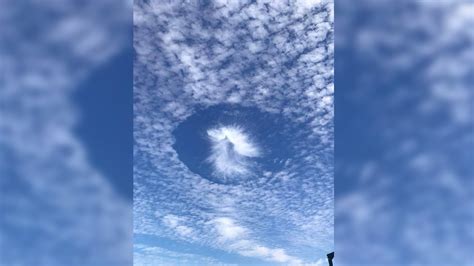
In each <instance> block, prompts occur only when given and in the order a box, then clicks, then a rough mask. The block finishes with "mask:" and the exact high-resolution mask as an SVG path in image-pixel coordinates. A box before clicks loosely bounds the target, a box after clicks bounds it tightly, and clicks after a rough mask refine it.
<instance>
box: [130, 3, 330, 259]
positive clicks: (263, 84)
mask: <svg viewBox="0 0 474 266" xmlns="http://www.w3.org/2000/svg"><path fill="white" fill-rule="evenodd" d="M134 19H135V21H134V23H135V29H134V47H135V51H136V56H135V61H134V69H135V71H134V83H135V85H134V86H135V88H134V97H135V104H134V116H135V118H134V137H135V152H134V154H135V155H134V156H135V158H134V159H135V169H134V221H135V223H134V232H135V236H136V239H137V240H136V242H135V244H136V245H145V246H147V247H149V248H163V249H168V250H171V249H173V247H175V246H179V247H181V248H179V250H176V249H174V250H173V251H174V252H183V254H184V253H189V252H188V251H189V250H192V251H193V252H194V253H195V254H199V255H200V256H204V257H209V258H210V259H212V260H218V261H220V262H221V263H238V264H239V263H240V264H259V265H265V264H269V265H272V264H278V263H281V264H310V263H314V262H316V261H318V260H320V259H322V260H323V261H324V260H325V254H326V253H327V252H328V251H332V250H333V225H334V223H333V173H332V171H333V162H332V158H333V135H334V134H333V116H334V111H333V100H332V99H333V93H334V86H333V74H334V72H333V50H334V49H333V10H332V2H330V1H316V2H301V1H290V2H288V3H287V2H283V1H256V2H238V1H229V2H218V1H214V2H212V1H211V2H199V3H197V2H191V3H189V2H179V1H173V2H163V1H137V2H135V5H134ZM211 108H214V109H212V110H213V111H212V112H209V111H205V110H210V109H211ZM245 108H256V109H255V110H254V109H252V110H253V111H248V110H250V109H245ZM203 112H207V113H206V115H209V116H213V115H216V116H219V115H225V114H227V113H229V114H230V115H228V116H229V117H232V114H233V113H234V112H236V113H242V112H243V113H245V112H252V115H250V113H249V114H248V115H244V116H243V117H245V119H242V120H238V121H230V122H229V123H219V120H216V124H210V125H208V126H206V127H205V128H202V129H201V128H200V130H201V131H199V132H198V131H196V132H194V131H185V132H184V133H182V134H183V136H184V137H186V138H191V137H194V136H196V138H195V139H196V143H193V144H192V145H191V146H190V145H189V143H187V145H183V146H180V147H181V148H182V149H184V150H181V151H177V150H176V149H175V148H176V147H177V146H176V145H177V144H179V141H180V139H179V138H183V136H179V137H178V136H177V135H176V130H177V129H179V126H180V125H182V124H183V123H185V122H187V121H188V119H194V118H195V117H196V116H197V117H199V116H200V115H202V114H203ZM257 113H259V114H257ZM260 113H261V114H260ZM257 116H259V117H263V118H262V120H261V121H260V120H259V121H258V122H256V121H254V120H255V119H257ZM201 119H202V118H201ZM272 119H276V120H275V122H274V123H273V124H272V123H270V122H269V121H273V120H272ZM200 123H201V122H200ZM202 123H204V122H202ZM191 124H192V123H191ZM269 125H270V126H269ZM266 126H269V128H266ZM190 128H199V126H196V125H194V127H190ZM281 136H285V137H286V138H285V139H284V141H283V139H281ZM270 140H272V141H273V142H269V141H270ZM201 144H202V146H199V145H201ZM193 149H194V150H193ZM199 151H203V152H202V154H201V153H199ZM206 152H207V153H206ZM199 156H201V157H199ZM197 157H199V158H200V160H199V158H198V159H196V158H197ZM186 160H188V161H186ZM190 160H195V161H196V163H195V165H194V168H193V167H191V166H190V165H189V161H190ZM209 162H211V163H210V164H209ZM207 168H210V169H211V171H210V172H214V174H215V175H222V174H224V175H226V174H227V175H229V176H232V177H235V176H236V175H234V174H235V173H244V172H246V173H247V174H248V177H247V178H234V179H233V182H231V184H230V183H227V182H214V181H215V180H214V181H213V180H212V179H210V178H207V176H206V175H207V172H206V170H202V169H207ZM195 169H198V170H199V169H201V170H200V171H195ZM169 215H173V216H169ZM158 217H159V218H158ZM163 217H168V218H166V219H165V220H163ZM169 217H181V218H180V219H178V220H176V224H175V223H174V222H172V221H174V220H173V219H171V220H169ZM180 225H182V226H187V227H189V228H190V229H191V230H192V232H193V235H194V236H195V237H188V236H186V235H184V234H182V233H180V232H178V231H177V230H176V228H177V227H178V226H180ZM184 250H188V251H186V252H185V251H184ZM221 253H222V254H221ZM219 254H221V255H219ZM135 256H137V257H140V258H146V257H147V256H148V255H147V253H146V252H143V249H138V248H135ZM150 256H151V255H150ZM320 261H321V260H320ZM179 262H180V258H179V257H176V258H174V263H178V264H179ZM209 264H211V263H209Z"/></svg>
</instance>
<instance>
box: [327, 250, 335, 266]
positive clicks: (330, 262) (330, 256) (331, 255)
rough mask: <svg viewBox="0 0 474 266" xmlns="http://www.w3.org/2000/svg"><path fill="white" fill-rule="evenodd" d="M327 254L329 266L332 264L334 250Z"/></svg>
mask: <svg viewBox="0 0 474 266" xmlns="http://www.w3.org/2000/svg"><path fill="white" fill-rule="evenodd" d="M327 256H328V262H329V266H333V265H332V259H334V252H331V253H329V254H328V255H327Z"/></svg>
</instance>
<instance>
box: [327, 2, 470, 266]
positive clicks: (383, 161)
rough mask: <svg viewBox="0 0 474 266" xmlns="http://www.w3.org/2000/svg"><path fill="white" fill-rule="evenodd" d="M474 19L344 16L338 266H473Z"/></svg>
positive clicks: (395, 9) (416, 9) (462, 14)
mask: <svg viewBox="0 0 474 266" xmlns="http://www.w3.org/2000/svg"><path fill="white" fill-rule="evenodd" d="M473 11H474V4H473V3H472V1H462V0H461V1H397V2H395V1H379V0H375V1H372V0H365V1H358V4H357V5H354V1H344V0H343V1H339V2H338V3H337V4H336V14H337V15H336V26H335V27H336V53H335V54H336V57H335V61H336V65H335V69H336V87H337V90H336V96H335V105H336V115H335V125H336V127H335V132H336V134H335V139H336V149H335V158H336V165H335V169H336V171H335V187H336V197H335V206H336V216H335V217H336V218H335V219H336V224H335V242H336V258H335V259H336V262H337V264H336V265H394V266H398V265H472V261H474V257H473V252H472V250H473V247H474V230H473V226H472V225H473V223H472V221H473V220H474V212H473V210H474V208H473V203H474V184H473V178H472V177H473V175H474V168H473V158H474V154H473V151H474V138H473V132H474V127H473V121H474V120H473V114H474V112H473V102H474V94H473V84H474V78H473V77H474V75H473V73H474V65H473V64H472V62H473V60H474V58H473V57H474V45H473V43H474V38H473V37H474V19H473V16H472V14H473Z"/></svg>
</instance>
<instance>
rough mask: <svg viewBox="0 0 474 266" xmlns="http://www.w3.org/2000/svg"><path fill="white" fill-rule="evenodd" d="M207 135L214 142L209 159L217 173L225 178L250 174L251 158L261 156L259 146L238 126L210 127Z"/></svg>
mask: <svg viewBox="0 0 474 266" xmlns="http://www.w3.org/2000/svg"><path fill="white" fill-rule="evenodd" d="M207 135H208V137H209V140H210V141H211V142H212V143H211V155H210V156H209V158H208V161H209V162H210V163H212V164H213V167H214V169H215V171H216V175H222V176H223V177H224V178H225V177H229V176H232V175H245V174H248V173H249V171H250V169H249V168H250V164H251V162H250V161H249V159H250V158H252V157H258V156H260V151H259V148H258V147H257V146H256V145H255V144H254V143H252V141H251V140H250V137H249V136H248V135H247V134H246V133H245V132H244V130H243V129H242V128H240V127H238V126H223V127H219V128H215V129H209V130H208V131H207Z"/></svg>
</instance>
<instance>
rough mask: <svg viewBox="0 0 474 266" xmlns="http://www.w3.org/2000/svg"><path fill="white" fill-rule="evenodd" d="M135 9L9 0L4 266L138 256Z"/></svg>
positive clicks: (0, 186)
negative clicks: (134, 159) (134, 165)
mask: <svg viewBox="0 0 474 266" xmlns="http://www.w3.org/2000/svg"><path fill="white" fill-rule="evenodd" d="M103 10H108V11H109V12H107V13H106V14H105V13H104V12H103ZM131 13H132V12H131V4H130V3H129V2H127V1H107V0H105V1H80V2H78V1H76V2H75V1H60V2H58V1H55V0H45V1H21V2H18V1H3V2H2V8H1V9H0V18H1V19H2V21H3V22H4V24H5V26H4V27H2V42H1V49H0V57H1V58H2V60H1V69H2V71H1V72H2V78H1V84H2V86H1V89H0V101H1V106H2V108H1V109H0V117H1V119H0V131H1V132H2V136H1V138H0V151H1V152H0V158H1V159H0V173H1V174H0V177H1V178H0V213H1V215H0V250H1V251H0V265H2V266H3V265H19V266H22V265H25V266H26V265H48V266H55V265H58V266H63V265H71V266H74V265H77V266H84V265H130V264H132V262H133V257H132V252H131V249H132V244H131V239H132V234H131V231H132V227H131V225H132V215H131V214H132V210H131V209H132V204H131V198H132V179H133V175H132V170H131V167H132V163H131V160H132V155H131V153H132V147H133V140H132V106H131V105H132V89H131V86H132V77H133V76H132V73H131V72H132V57H133V51H132V47H131V31H132V25H131V24H132V14H131ZM4 37H5V38H4ZM118 74H120V75H121V76H120V77H119V78H117V76H116V75H118ZM127 117H128V119H127ZM114 165H115V167H114Z"/></svg>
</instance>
